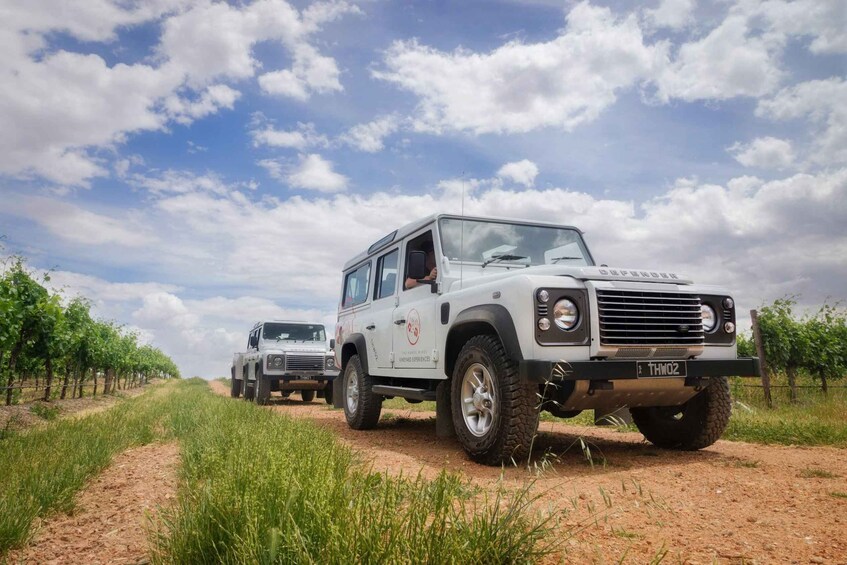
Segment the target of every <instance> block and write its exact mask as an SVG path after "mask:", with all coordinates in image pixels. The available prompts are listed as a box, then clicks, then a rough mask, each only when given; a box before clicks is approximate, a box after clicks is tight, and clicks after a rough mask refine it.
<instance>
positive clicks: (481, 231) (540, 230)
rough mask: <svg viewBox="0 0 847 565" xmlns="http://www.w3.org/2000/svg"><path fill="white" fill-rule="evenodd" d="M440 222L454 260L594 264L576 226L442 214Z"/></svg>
mask: <svg viewBox="0 0 847 565" xmlns="http://www.w3.org/2000/svg"><path fill="white" fill-rule="evenodd" d="M439 225H440V228H441V249H442V251H443V252H444V255H445V256H446V257H447V258H448V259H449V260H450V261H464V262H467V263H480V264H482V266H484V267H486V266H489V265H497V264H499V265H509V266H515V265H525V266H529V265H569V266H585V265H591V264H592V262H591V259H590V256H589V254H588V250H587V248H586V247H585V243H584V242H583V241H582V236H581V235H580V233H579V232H578V231H577V230H574V229H569V228H557V227H547V226H531V225H521V224H508V223H504V222H497V221H480V220H462V219H458V218H442V219H441V220H440V224H439ZM463 225H464V229H463V228H462V226H463ZM463 232H464V233H463Z"/></svg>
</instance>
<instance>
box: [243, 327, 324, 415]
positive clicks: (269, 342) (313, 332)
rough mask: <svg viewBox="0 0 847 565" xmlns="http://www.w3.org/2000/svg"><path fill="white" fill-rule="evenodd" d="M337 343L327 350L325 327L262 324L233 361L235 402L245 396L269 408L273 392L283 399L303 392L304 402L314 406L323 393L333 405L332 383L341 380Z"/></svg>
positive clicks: (254, 328) (251, 333)
mask: <svg viewBox="0 0 847 565" xmlns="http://www.w3.org/2000/svg"><path fill="white" fill-rule="evenodd" d="M334 341H335V340H330V349H327V347H326V330H325V329H324V326H323V324H307V323H303V322H286V321H277V320H274V321H268V322H259V323H257V324H256V325H255V326H253V329H252V330H250V338H249V339H248V341H247V351H246V352H245V353H236V354H235V355H234V356H233V359H232V372H231V377H230V378H231V389H230V394H231V396H232V397H233V398H238V397H239V396H241V393H242V392H243V393H244V398H245V399H246V400H255V401H256V404H267V403H268V400H269V399H270V396H271V392H274V391H280V392H281V393H282V396H283V397H287V396H289V395H290V394H291V393H292V392H293V391H300V396H301V398H302V399H303V401H304V402H311V401H312V400H313V399H314V398H315V392H316V391H321V393H322V394H323V396H324V398H325V399H326V401H327V403H330V402H331V401H332V381H333V379H335V377H337V376H338V370H337V369H336V368H335V358H334V356H333V353H332V351H331V349H332V347H333V344H334Z"/></svg>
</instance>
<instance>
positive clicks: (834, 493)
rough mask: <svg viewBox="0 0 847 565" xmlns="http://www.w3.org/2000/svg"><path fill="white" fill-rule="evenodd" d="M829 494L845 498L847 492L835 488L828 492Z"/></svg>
mask: <svg viewBox="0 0 847 565" xmlns="http://www.w3.org/2000/svg"><path fill="white" fill-rule="evenodd" d="M829 496H833V497H835V498H847V492H839V491H837V490H836V491H833V492H831V493H829Z"/></svg>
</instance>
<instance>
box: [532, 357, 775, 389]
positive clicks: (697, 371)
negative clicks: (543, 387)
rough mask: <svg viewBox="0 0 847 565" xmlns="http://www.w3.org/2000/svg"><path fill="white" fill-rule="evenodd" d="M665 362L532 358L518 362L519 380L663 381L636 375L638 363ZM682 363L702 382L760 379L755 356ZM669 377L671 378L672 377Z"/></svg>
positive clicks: (686, 372)
mask: <svg viewBox="0 0 847 565" xmlns="http://www.w3.org/2000/svg"><path fill="white" fill-rule="evenodd" d="M656 361H659V362H661V363H666V362H667V361H665V360H655V361H654V360H652V359H645V360H643V361H636V360H631V361H630V360H628V361H620V360H596V361H571V362H566V361H559V362H554V361H538V360H534V359H530V360H524V361H520V362H519V363H518V371H519V373H520V376H521V380H523V381H524V382H531V383H545V382H547V381H559V380H565V381H615V380H625V379H639V378H662V377H659V376H654V377H649V376H648V377H645V376H644V374H643V371H642V375H641V376H639V374H638V368H639V367H638V366H639V364H640V363H642V364H643V363H650V362H656ZM675 362H677V363H683V362H684V363H685V367H686V371H685V375H684V376H685V377H686V378H688V379H695V380H696V379H702V378H708V377H757V376H759V359H758V358H757V357H742V358H740V359H691V360H679V361H675ZM671 376H672V375H671Z"/></svg>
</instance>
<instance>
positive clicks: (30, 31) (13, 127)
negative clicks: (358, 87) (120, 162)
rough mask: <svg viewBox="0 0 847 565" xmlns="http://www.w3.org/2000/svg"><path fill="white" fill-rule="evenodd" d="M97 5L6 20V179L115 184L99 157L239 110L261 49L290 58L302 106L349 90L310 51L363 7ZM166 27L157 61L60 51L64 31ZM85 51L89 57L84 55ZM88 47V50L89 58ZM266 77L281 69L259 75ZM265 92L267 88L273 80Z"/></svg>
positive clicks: (1, 89)
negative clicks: (134, 137) (135, 140)
mask: <svg viewBox="0 0 847 565" xmlns="http://www.w3.org/2000/svg"><path fill="white" fill-rule="evenodd" d="M131 4H132V5H131V6H126V5H125V3H118V2H109V1H106V0H92V1H91V2H82V3H80V2H77V3H73V4H72V6H71V5H68V6H65V5H57V4H56V3H55V2H47V1H44V0H36V1H33V2H25V3H19V4H16V5H15V6H9V7H8V8H4V10H3V22H4V29H3V30H0V48H2V50H3V53H4V56H3V58H2V60H0V75H2V76H3V77H4V79H3V80H2V81H0V130H2V131H3V133H4V135H3V136H0V174H3V173H5V174H8V175H13V176H17V177H24V178H26V177H33V176H38V177H43V178H45V179H47V180H49V181H51V182H54V183H57V184H61V185H76V186H83V187H86V186H89V183H90V180H91V179H92V178H95V177H102V176H106V175H107V174H108V169H107V167H105V166H104V165H103V163H102V162H101V161H100V160H99V159H98V158H97V157H95V152H96V150H97V149H102V148H106V149H111V148H113V147H114V146H116V145H118V144H120V143H123V142H124V141H125V140H126V138H127V136H128V135H130V134H133V133H137V132H141V131H163V130H165V128H166V127H167V126H168V125H169V124H170V123H171V122H177V123H181V124H188V123H191V122H192V121H194V120H197V119H199V118H203V117H205V116H208V115H211V114H214V113H216V112H219V111H220V110H222V109H230V108H233V106H234V104H235V103H236V101H237V100H238V98H239V96H240V93H239V92H238V91H237V90H236V89H235V88H233V86H230V85H229V84H226V82H227V81H240V80H244V79H248V78H251V77H253V76H255V74H256V72H257V71H258V70H259V68H260V65H259V63H258V62H257V61H256V60H255V58H254V56H253V48H254V46H255V45H256V44H257V43H259V42H262V41H274V42H277V43H279V44H281V45H283V47H285V48H286V49H287V50H288V52H289V53H291V55H292V57H293V60H294V61H293V65H292V68H291V70H290V71H286V72H290V73H292V76H293V77H294V78H295V79H296V81H297V85H298V88H299V89H300V90H299V92H300V94H299V96H300V97H301V98H303V99H305V98H308V96H309V95H310V94H311V93H313V92H317V93H324V92H332V91H337V90H340V89H341V88H342V87H341V84H340V82H339V74H340V73H339V70H338V68H337V65H336V64H335V61H334V60H333V59H332V58H331V57H327V56H325V55H322V54H321V53H319V52H318V50H317V49H316V48H315V47H314V46H313V45H312V44H311V41H312V40H313V35H314V34H315V33H316V32H318V31H319V30H320V29H321V26H322V25H323V24H325V23H326V22H329V21H332V20H335V19H337V18H338V17H340V16H341V15H342V14H346V13H356V12H358V11H359V10H358V8H356V7H355V6H352V5H350V4H348V3H346V2H330V3H318V4H316V5H314V6H312V7H309V8H307V9H306V10H304V11H303V12H302V13H300V12H298V11H297V10H296V9H294V8H293V7H291V6H290V5H289V4H288V3H287V2H285V1H284V0H257V1H255V2H252V3H250V4H247V5H244V6H241V5H229V4H227V3H224V2H210V1H209V0H199V1H197V2H193V3H191V5H190V6H189V5H188V4H189V3H188V2H187V1H183V0H173V1H171V0H154V1H152V2H144V3H131ZM159 21H161V29H162V34H161V41H160V43H159V44H158V45H156V46H155V47H154V51H155V54H156V56H155V57H154V58H151V59H150V60H148V61H145V62H143V63H135V62H133V63H131V64H125V63H122V62H118V63H115V64H107V62H106V61H105V60H104V58H103V57H101V56H100V55H98V54H94V53H84V52H70V51H66V50H55V49H51V45H50V37H51V34H53V33H55V32H65V33H68V34H70V35H71V36H73V37H74V38H76V39H79V40H80V41H82V42H109V41H113V40H114V39H115V38H116V36H117V33H116V32H117V30H118V29H119V28H130V27H132V26H135V25H139V24H144V23H150V22H157V23H158V22H159ZM82 48H84V47H82ZM82 48H81V49H82ZM262 70H263V71H264V72H265V75H263V76H268V75H270V74H271V73H274V72H275V71H273V70H268V69H262ZM263 82H267V79H266V80H265V81H263Z"/></svg>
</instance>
